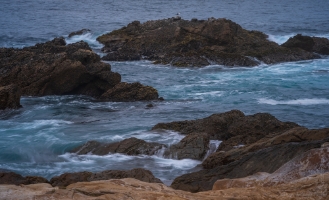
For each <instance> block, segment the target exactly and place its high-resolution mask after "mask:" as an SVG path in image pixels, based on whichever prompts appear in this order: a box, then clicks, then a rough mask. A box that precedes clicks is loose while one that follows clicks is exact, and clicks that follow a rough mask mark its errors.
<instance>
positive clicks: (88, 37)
mask: <svg viewBox="0 0 329 200" xmlns="http://www.w3.org/2000/svg"><path fill="white" fill-rule="evenodd" d="M96 38H97V36H96V35H94V34H92V33H90V32H87V33H85V34H82V35H75V36H72V37H70V38H66V39H65V41H66V43H67V44H72V43H76V42H79V41H81V40H83V41H85V42H87V43H88V44H89V45H90V46H91V47H92V48H95V49H101V48H102V47H103V45H102V44H101V43H99V42H98V41H97V40H96Z"/></svg>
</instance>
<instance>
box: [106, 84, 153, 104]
mask: <svg viewBox="0 0 329 200" xmlns="http://www.w3.org/2000/svg"><path fill="white" fill-rule="evenodd" d="M158 98H159V94H158V91H157V90H156V89H154V88H153V87H150V86H144V85H142V84H140V83H138V82H136V83H125V82H121V83H119V84H117V85H115V86H114V87H113V88H111V89H109V90H108V91H106V92H105V93H104V94H103V95H102V96H101V99H104V100H107V101H142V100H145V101H147V100H157V99H158Z"/></svg>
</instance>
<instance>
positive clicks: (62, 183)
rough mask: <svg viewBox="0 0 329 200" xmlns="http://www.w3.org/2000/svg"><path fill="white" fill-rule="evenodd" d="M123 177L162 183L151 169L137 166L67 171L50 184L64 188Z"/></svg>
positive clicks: (53, 179) (54, 178)
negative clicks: (122, 168) (134, 167)
mask: <svg viewBox="0 0 329 200" xmlns="http://www.w3.org/2000/svg"><path fill="white" fill-rule="evenodd" d="M122 178H135V179H137V180H140V181H144V182H148V183H162V182H161V181H160V179H158V178H155V177H154V176H153V174H152V172H151V171H149V170H146V169H141V168H137V169H132V170H128V171H122V170H107V171H102V172H97V173H92V172H75V173H65V174H62V175H60V176H56V177H53V178H52V179H51V180H50V184H51V185H52V186H54V187H55V186H57V187H60V188H63V187H66V186H68V185H70V184H72V183H77V182H90V181H98V180H109V179H122Z"/></svg>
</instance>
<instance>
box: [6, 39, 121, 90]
mask: <svg viewBox="0 0 329 200" xmlns="http://www.w3.org/2000/svg"><path fill="white" fill-rule="evenodd" d="M120 81H121V76H120V74H118V73H114V72H112V71H111V66H110V65H109V64H106V63H103V62H101V61H100V57H99V56H98V55H97V54H95V53H93V52H92V50H91V49H90V47H89V46H88V44H87V43H85V42H82V41H81V42H78V43H74V44H69V45H65V40H64V38H55V39H54V40H52V41H49V42H46V43H42V44H36V45H35V46H32V47H26V48H23V49H13V48H1V49H0V85H9V84H12V83H15V84H17V85H18V87H19V88H20V89H21V91H22V95H29V96H43V95H61V94H85V95H91V96H95V97H98V96H100V95H101V94H103V93H104V92H105V91H107V90H108V89H110V88H112V87H113V86H114V85H116V84H117V83H119V82H120Z"/></svg>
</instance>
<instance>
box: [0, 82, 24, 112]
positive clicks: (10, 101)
mask: <svg viewBox="0 0 329 200" xmlns="http://www.w3.org/2000/svg"><path fill="white" fill-rule="evenodd" d="M20 98H21V92H20V90H19V88H18V87H17V85H14V84H12V85H8V86H3V87H0V110H4V109H6V108H9V109H17V108H20V107H22V106H21V104H20Z"/></svg>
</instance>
